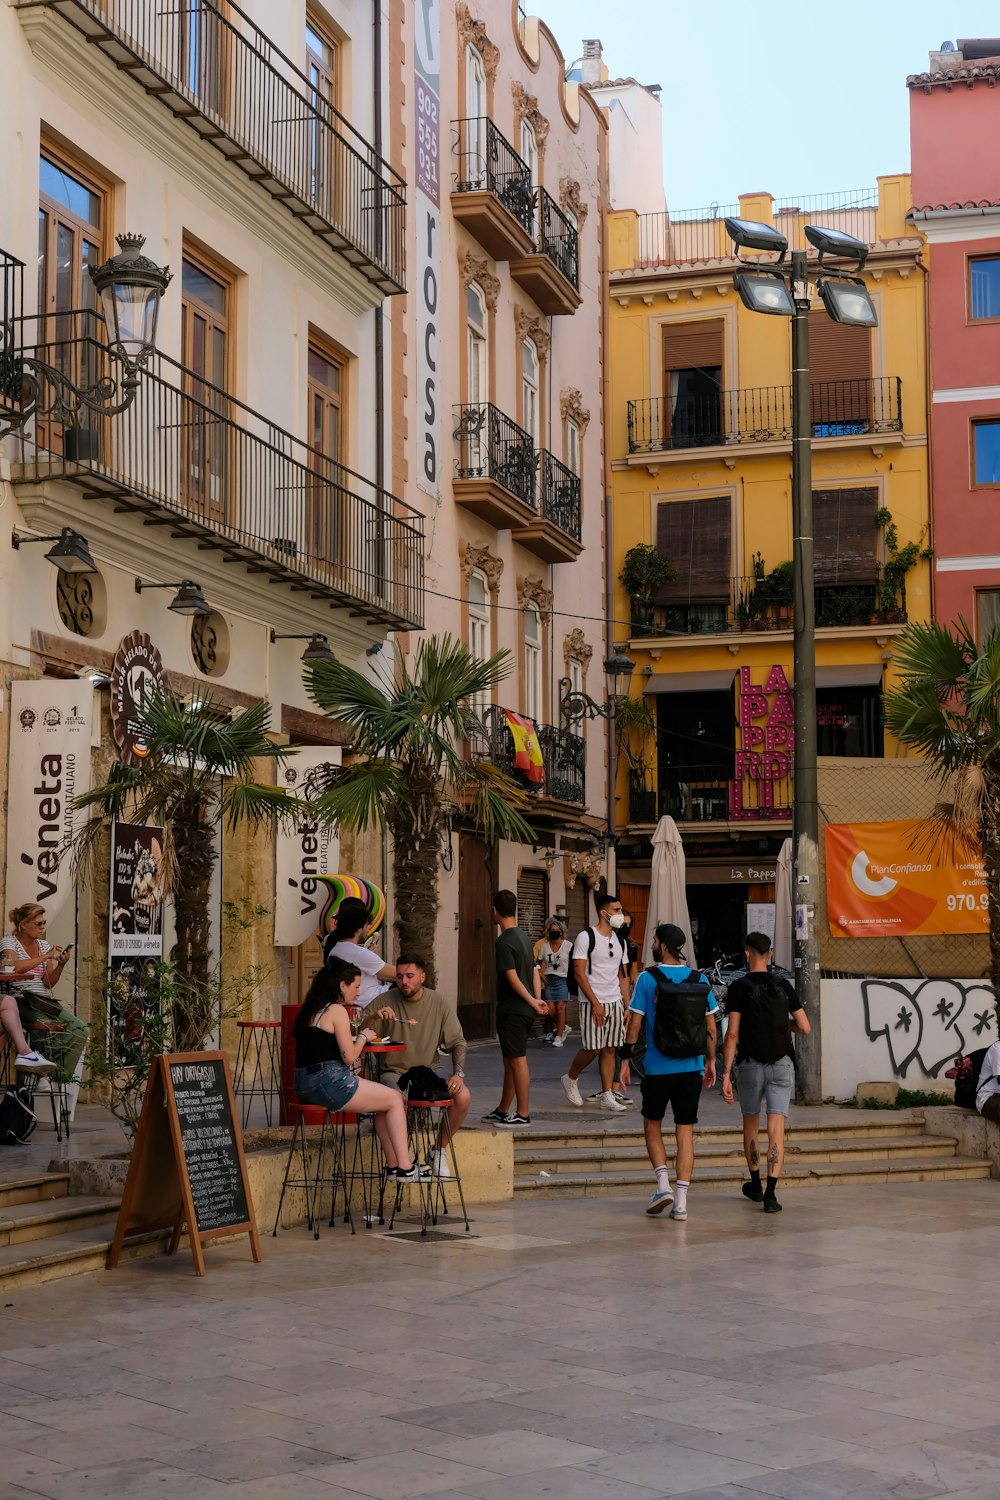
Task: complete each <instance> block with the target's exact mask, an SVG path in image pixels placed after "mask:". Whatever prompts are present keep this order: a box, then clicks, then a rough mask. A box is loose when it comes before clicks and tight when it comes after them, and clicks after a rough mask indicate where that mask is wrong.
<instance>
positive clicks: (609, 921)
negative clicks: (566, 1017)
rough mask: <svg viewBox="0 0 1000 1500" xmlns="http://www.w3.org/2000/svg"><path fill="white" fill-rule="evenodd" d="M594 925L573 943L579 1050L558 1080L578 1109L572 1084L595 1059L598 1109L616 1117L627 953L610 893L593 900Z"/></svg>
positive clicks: (619, 910) (621, 923)
mask: <svg viewBox="0 0 1000 1500" xmlns="http://www.w3.org/2000/svg"><path fill="white" fill-rule="evenodd" d="M594 905H595V906H596V908H597V926H596V927H587V928H584V930H583V932H581V933H580V934H579V935H578V936H577V939H576V942H575V943H574V944H573V972H574V975H575V978H576V982H577V986H578V988H579V991H580V1039H581V1042H582V1044H583V1045H582V1046H581V1048H580V1050H579V1052H578V1053H577V1054H576V1056H575V1057H574V1059H573V1061H572V1063H571V1064H570V1068H569V1072H568V1073H565V1074H564V1075H563V1078H562V1080H561V1081H562V1086H563V1090H564V1091H565V1094H566V1098H567V1099H568V1100H569V1102H570V1104H573V1105H576V1106H577V1107H578V1108H579V1107H582V1105H583V1095H582V1094H581V1093H580V1085H579V1084H578V1082H577V1079H578V1078H579V1077H580V1074H581V1073H582V1072H583V1070H584V1068H587V1067H589V1066H590V1064H591V1063H592V1062H593V1061H594V1058H595V1057H597V1058H599V1062H598V1068H599V1069H600V1074H601V1100H600V1102H601V1108H602V1109H607V1110H611V1111H612V1112H613V1113H615V1114H620V1113H621V1111H622V1110H623V1109H624V1108H625V1106H624V1105H623V1104H620V1103H619V1102H618V1100H617V1099H616V1098H615V1096H614V1092H613V1088H614V1076H615V1048H616V1047H620V1046H621V1045H622V1043H623V1042H624V1040H625V1007H626V1006H627V1005H628V998H629V992H628V980H627V979H626V977H625V976H626V965H627V961H628V950H627V948H626V944H625V939H624V938H623V937H622V936H621V935H620V931H619V930H620V929H621V928H622V927H623V926H624V925H625V916H624V914H623V912H622V904H621V902H620V901H619V899H618V897H617V896H615V895H613V894H612V893H611V892H610V891H603V892H601V891H599V892H598V893H597V895H596V896H595V897H594Z"/></svg>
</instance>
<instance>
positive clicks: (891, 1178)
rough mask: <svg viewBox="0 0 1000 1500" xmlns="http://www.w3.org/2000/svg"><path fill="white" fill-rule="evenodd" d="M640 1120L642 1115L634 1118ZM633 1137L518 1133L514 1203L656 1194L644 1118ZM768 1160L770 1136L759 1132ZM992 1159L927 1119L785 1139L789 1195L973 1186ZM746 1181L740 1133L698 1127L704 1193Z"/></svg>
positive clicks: (851, 1124)
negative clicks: (896, 1185) (895, 1185)
mask: <svg viewBox="0 0 1000 1500" xmlns="http://www.w3.org/2000/svg"><path fill="white" fill-rule="evenodd" d="M635 1114H636V1116H638V1110H636V1111H635ZM635 1124H636V1132H635V1135H631V1134H629V1135H627V1136H625V1135H623V1133H622V1131H621V1128H620V1127H619V1128H618V1129H616V1130H613V1131H612V1130H602V1129H601V1128H599V1126H598V1125H597V1124H596V1122H595V1127H594V1129H593V1130H583V1131H566V1130H559V1129H558V1128H556V1129H548V1130H546V1129H542V1130H532V1131H531V1132H530V1133H529V1132H527V1131H525V1133H524V1134H523V1135H521V1134H516V1135H515V1136H514V1196H515V1198H559V1197H569V1198H579V1197H592V1196H594V1195H595V1194H600V1195H602V1196H603V1195H615V1194H622V1195H624V1194H629V1195H632V1194H637V1195H640V1196H641V1195H642V1194H643V1193H645V1192H648V1191H649V1190H650V1183H651V1181H652V1177H651V1170H650V1166H649V1159H648V1157H647V1155H646V1148H645V1145H644V1144H643V1139H642V1123H641V1120H639V1119H638V1118H637V1119H636V1122H635ZM664 1139H665V1140H666V1143H667V1153H668V1155H667V1159H668V1162H669V1163H670V1165H671V1167H672V1166H673V1129H672V1127H671V1125H670V1122H669V1117H668V1119H667V1120H666V1121H665V1122H664ZM761 1141H762V1143H763V1144H762V1146H761V1153H760V1154H761V1161H762V1162H763V1161H766V1159H767V1145H766V1141H767V1137H766V1134H764V1133H762V1135H761ZM989 1175H990V1164H989V1161H987V1160H985V1159H980V1158H978V1157H971V1156H959V1155H958V1154H957V1142H956V1141H955V1140H953V1139H951V1138H950V1137H948V1136H939V1135H929V1134H927V1132H926V1130H925V1128H924V1118H923V1116H922V1115H906V1116H904V1117H903V1118H900V1117H899V1116H894V1115H893V1114H892V1113H891V1112H889V1111H887V1112H886V1116H885V1118H884V1119H876V1120H873V1119H872V1118H871V1117H870V1116H869V1117H867V1118H866V1119H864V1120H858V1121H851V1120H850V1119H849V1118H845V1120H844V1121H843V1123H841V1122H840V1121H839V1120H838V1121H837V1122H836V1123H835V1124H829V1123H827V1124H818V1123H817V1124H814V1125H809V1124H804V1125H797V1126H794V1127H791V1128H789V1130H788V1131H787V1134H786V1138H785V1164H784V1169H783V1171H782V1174H781V1186H782V1189H784V1190H787V1189H789V1188H793V1187H807V1186H812V1187H831V1186H835V1185H840V1184H844V1183H851V1184H859V1183H880V1184H881V1183H885V1182H941V1181H944V1180H958V1179H960V1180H963V1181H972V1180H977V1179H980V1178H985V1177H989ZM746 1180H747V1171H746V1162H745V1160H744V1157H743V1139H742V1134H741V1133H740V1132H738V1131H734V1130H733V1128H732V1127H731V1126H724V1125H706V1126H704V1127H696V1129H695V1181H696V1182H697V1185H698V1191H699V1192H702V1191H704V1190H705V1189H709V1190H715V1191H719V1192H730V1193H734V1192H739V1188H740V1184H741V1183H742V1182H744V1181H746Z"/></svg>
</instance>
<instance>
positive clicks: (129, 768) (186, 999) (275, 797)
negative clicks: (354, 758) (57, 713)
mask: <svg viewBox="0 0 1000 1500" xmlns="http://www.w3.org/2000/svg"><path fill="white" fill-rule="evenodd" d="M270 712H271V711H270V706H269V705H268V704H267V703H263V702H261V703H254V704H251V705H250V707H249V708H245V709H242V710H240V712H239V713H237V714H235V715H234V716H233V717H232V718H230V716H229V710H228V709H226V708H220V707H219V705H217V704H213V703H212V701H211V699H205V700H204V701H203V702H201V703H199V704H197V705H195V706H193V707H189V706H188V705H187V704H185V702H184V700H183V699H182V698H178V697H177V696H176V694H174V693H171V692H164V691H156V692H152V693H150V694H149V695H148V696H147V697H146V698H145V700H144V702H143V708H142V717H143V729H144V734H143V738H144V741H145V744H146V746H147V751H148V753H147V754H146V756H145V758H144V759H143V760H142V761H139V762H137V763H136V764H134V765H126V764H125V763H124V762H122V761H118V762H116V764H115V765H114V766H113V767H112V770H111V775H110V776H109V778H108V780H107V782H106V783H105V784H104V786H99V787H95V788H94V789H93V790H92V791H90V792H87V793H86V794H85V795H84V796H82V797H79V798H78V799H77V806H79V807H94V808H97V809H98V812H99V816H98V817H96V818H93V819H91V821H90V822H89V823H88V824H87V825H86V827H85V828H84V830H83V834H82V835H81V838H80V842H79V844H78V847H77V850H76V858H77V861H78V863H79V862H85V861H86V860H87V859H88V858H89V857H90V856H91V855H92V854H93V852H94V850H95V849H96V846H97V841H98V838H99V835H100V831H101V827H102V820H103V819H104V818H128V819H130V820H131V821H134V822H137V823H147V822H156V823H160V824H162V825H163V830H164V847H163V866H162V868H163V879H164V884H165V886H166V888H167V889H168V890H169V891H170V894H171V896H172V898H173V905H174V923H175V928H176V943H175V945H174V948H173V950H172V951H171V954H170V960H171V963H172V964H173V966H174V970H175V975H176V988H175V989H174V993H175V995H176V998H175V999H174V1001H173V1017H172V1021H173V1036H174V1046H175V1047H176V1048H177V1049H178V1050H179V1051H182V1052H186V1051H192V1050H196V1049H197V1048H199V1047H201V1046H202V1045H203V1043H204V1039H205V1035H206V1034H207V1032H208V1031H209V1030H210V1029H211V1027H212V1025H213V1022H214V1018H213V1017H212V1016H211V1014H210V1013H209V1012H210V1006H209V1005H207V1004H206V997H207V996H208V994H209V991H210V980H211V912H210V904H211V903H210V891H211V885H212V876H213V874H214V871H215V865H216V860H217V854H216V849H215V830H216V827H217V826H218V824H220V823H225V824H226V826H227V827H230V828H232V827H235V826H236V825H237V824H240V823H249V824H250V826H251V827H252V828H254V829H260V828H267V829H270V828H273V826H274V824H275V823H276V822H278V821H281V820H283V819H286V818H290V817H293V816H294V815H295V813H296V811H299V812H301V804H300V803H299V802H298V801H297V799H295V798H294V797H290V796H289V795H288V793H286V792H284V791H282V790H281V789H280V788H278V787H275V786H267V785H263V784H261V783H260V782H257V781H256V780H255V779H254V772H255V770H256V762H257V761H259V760H271V761H279V762H280V761H281V760H283V759H285V758H286V757H287V755H288V754H289V752H288V751H287V750H285V749H282V748H281V747H280V746H278V745H275V744H273V743H272V742H271V740H270V739H269V738H268V728H269V725H270ZM172 988H173V987H172Z"/></svg>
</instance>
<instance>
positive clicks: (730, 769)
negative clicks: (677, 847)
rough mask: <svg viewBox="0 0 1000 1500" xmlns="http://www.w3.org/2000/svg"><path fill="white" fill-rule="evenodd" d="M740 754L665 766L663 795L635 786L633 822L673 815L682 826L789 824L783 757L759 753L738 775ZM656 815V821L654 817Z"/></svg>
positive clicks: (789, 790) (787, 780) (631, 792)
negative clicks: (698, 762) (702, 824)
mask: <svg viewBox="0 0 1000 1500" xmlns="http://www.w3.org/2000/svg"><path fill="white" fill-rule="evenodd" d="M738 758H739V757H738V755H736V756H734V757H731V758H730V759H728V760H719V761H717V762H715V763H714V764H709V765H701V766H684V767H676V768H674V767H661V770H660V777H659V782H660V784H659V792H658V795H657V796H656V797H655V798H654V795H653V794H652V793H649V792H647V791H645V790H644V789H642V788H640V787H638V786H637V785H633V786H632V787H630V789H629V820H630V821H631V822H633V823H648V822H652V821H655V819H656V818H662V817H664V816H669V817H671V818H674V819H675V820H676V821H677V822H678V823H732V822H741V821H770V820H771V819H774V820H780V821H782V822H784V821H787V820H788V819H790V818H791V815H792V777H791V771H790V767H789V766H788V757H787V755H784V754H783V753H779V754H776V755H773V756H771V757H767V756H764V755H760V756H758V757H757V759H756V760H755V761H754V762H753V764H752V765H751V766H747V767H744V768H741V769H743V770H744V774H743V775H741V776H740V775H737V766H736V760H737V759H738ZM651 813H652V814H653V817H651V816H650V814H651Z"/></svg>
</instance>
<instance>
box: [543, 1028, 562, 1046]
mask: <svg viewBox="0 0 1000 1500" xmlns="http://www.w3.org/2000/svg"><path fill="white" fill-rule="evenodd" d="M542 1042H543V1044H544V1045H545V1046H546V1047H554V1046H555V1045H556V1034H555V1032H554V1031H547V1032H546V1033H545V1035H544V1036H543V1037H542ZM561 1045H562V1044H561V1043H560V1046H561Z"/></svg>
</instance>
